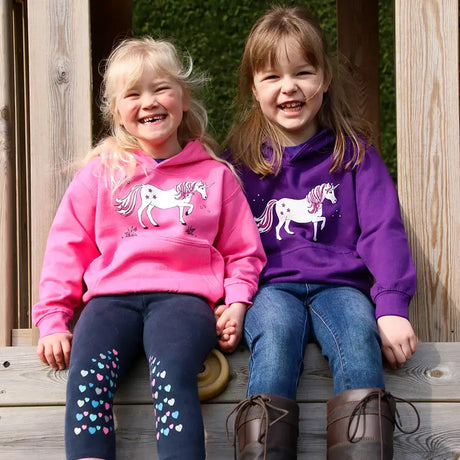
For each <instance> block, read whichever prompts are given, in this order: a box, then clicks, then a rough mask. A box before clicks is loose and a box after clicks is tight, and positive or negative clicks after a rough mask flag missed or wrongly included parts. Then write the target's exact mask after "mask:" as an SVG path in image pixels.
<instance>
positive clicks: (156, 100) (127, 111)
mask: <svg viewBox="0 0 460 460" xmlns="http://www.w3.org/2000/svg"><path fill="white" fill-rule="evenodd" d="M188 109H189V98H188V95H187V94H184V91H183V89H182V87H181V86H180V85H179V84H178V83H177V82H176V81H174V80H173V79H172V78H171V77H168V76H163V75H160V74H158V73H157V72H155V71H154V70H153V69H151V68H150V67H146V68H145V69H144V71H143V73H142V75H141V77H140V78H139V79H138V80H137V81H135V82H134V83H132V84H131V85H128V86H127V87H126V88H124V89H123V90H122V91H121V93H120V94H119V96H118V97H117V102H116V108H115V112H116V113H115V118H116V120H117V121H118V123H120V125H122V126H123V127H124V128H125V129H126V131H128V133H129V134H131V136H134V137H135V138H137V140H138V141H139V144H140V146H141V148H142V150H144V152H146V153H147V154H149V155H151V156H153V157H154V158H169V157H171V156H173V155H176V154H177V153H179V152H180V151H181V150H182V148H181V146H180V145H179V141H178V137H177V130H178V128H179V125H180V124H181V122H182V117H183V113H184V112H186V111H187V110H188Z"/></svg>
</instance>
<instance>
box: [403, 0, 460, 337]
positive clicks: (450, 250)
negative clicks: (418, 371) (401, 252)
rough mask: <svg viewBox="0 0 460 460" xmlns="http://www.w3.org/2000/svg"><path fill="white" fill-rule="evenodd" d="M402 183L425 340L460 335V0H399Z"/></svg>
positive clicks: (417, 315) (418, 323)
mask: <svg viewBox="0 0 460 460" xmlns="http://www.w3.org/2000/svg"><path fill="white" fill-rule="evenodd" d="M395 32H396V101H397V140H398V141H397V146H398V188H399V194H400V199H401V207H402V211H403V214H404V217H405V222H406V228H407V229H408V232H409V239H410V243H411V246H412V253H413V256H414V260H415V264H416V266H417V270H418V290H417V295H416V297H415V299H414V301H413V303H412V306H411V317H412V322H413V324H414V325H415V329H416V332H417V333H418V335H419V338H420V339H421V340H423V341H436V342H438V341H441V342H442V341H460V286H459V284H460V257H459V256H460V238H459V235H460V199H459V197H460V168H459V166H460V161H459V159H460V153H459V152H460V140H459V86H458V0H411V1H410V2H408V1H407V0H395Z"/></svg>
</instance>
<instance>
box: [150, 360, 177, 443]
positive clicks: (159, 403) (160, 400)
mask: <svg viewBox="0 0 460 460" xmlns="http://www.w3.org/2000/svg"><path fill="white" fill-rule="evenodd" d="M160 365H161V362H160V361H157V358H154V357H153V356H150V358H149V368H150V378H151V382H150V383H151V385H152V397H153V402H154V408H155V427H156V431H157V441H158V440H159V439H160V437H161V436H170V435H171V433H174V432H176V433H180V432H181V431H182V429H183V426H182V424H181V423H180V412H179V411H178V410H177V409H175V408H174V406H175V404H176V398H175V397H174V395H173V387H172V385H171V384H170V383H168V382H167V380H166V378H167V372H166V370H164V369H161V367H160Z"/></svg>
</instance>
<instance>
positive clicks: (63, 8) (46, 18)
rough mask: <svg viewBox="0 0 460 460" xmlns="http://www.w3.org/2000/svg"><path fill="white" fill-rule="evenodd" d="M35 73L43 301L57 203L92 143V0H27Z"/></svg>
mask: <svg viewBox="0 0 460 460" xmlns="http://www.w3.org/2000/svg"><path fill="white" fill-rule="evenodd" d="M27 14H28V38H29V73H30V75H31V78H30V88H29V92H30V157H31V171H30V174H31V176H30V182H31V190H32V192H31V201H30V203H31V204H30V222H31V246H32V248H33V251H32V260H31V265H32V266H31V285H32V286H33V292H32V303H34V302H36V301H37V297H38V296H37V293H38V284H39V280H40V273H41V265H42V259H43V254H44V251H45V245H46V240H47V236H48V231H49V228H50V225H51V222H52V220H53V217H54V214H55V212H56V208H57V206H58V204H59V202H60V200H61V198H62V195H63V194H64V191H65V190H66V188H67V186H68V184H69V182H70V180H71V178H72V176H73V173H74V171H73V170H72V169H71V168H69V165H70V164H71V163H72V162H73V161H74V160H76V159H77V158H81V157H82V156H83V155H84V154H85V153H86V152H87V151H88V149H89V148H90V146H91V56H90V53H91V47H90V33H89V31H90V19H89V2H88V1H78V2H76V1H73V0H34V1H33V2H27Z"/></svg>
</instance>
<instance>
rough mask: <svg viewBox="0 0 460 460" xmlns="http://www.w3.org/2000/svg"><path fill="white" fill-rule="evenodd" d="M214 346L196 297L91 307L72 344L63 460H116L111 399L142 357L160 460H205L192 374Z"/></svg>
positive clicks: (159, 296)
mask: <svg viewBox="0 0 460 460" xmlns="http://www.w3.org/2000/svg"><path fill="white" fill-rule="evenodd" d="M216 342H217V339H216V326H215V320H214V314H213V312H212V310H211V308H210V307H209V305H208V303H207V302H206V301H205V300H204V299H202V298H200V297H197V296H193V295H187V294H172V293H145V294H128V295H115V296H101V297H95V298H93V299H91V300H90V301H89V303H88V305H87V306H86V307H85V308H84V309H83V312H82V314H81V316H80V318H79V320H78V322H77V325H76V328H75V332H74V337H73V345H72V353H71V357H70V367H69V374H68V382H67V402H66V426H65V443H66V453H67V459H68V460H74V459H80V458H85V457H97V458H104V459H106V460H114V459H115V456H116V454H115V430H114V423H113V411H112V409H113V397H114V395H115V393H116V390H117V389H118V386H119V384H120V381H121V380H122V378H123V377H125V378H127V379H129V371H130V367H131V365H132V363H133V362H134V361H135V359H136V357H137V356H139V355H140V354H142V353H145V355H146V357H147V359H148V367H149V371H150V381H149V386H150V389H151V390H152V398H153V401H154V411H152V418H153V417H155V425H156V439H157V450H158V458H159V459H168V460H172V459H183V458H187V459H193V460H203V459H204V458H205V441H204V428H203V420H202V416H201V407H200V401H199V398H198V384H197V374H198V373H199V372H200V370H201V367H202V365H203V362H204V360H205V359H206V357H207V356H208V354H209V353H210V352H211V350H212V349H213V348H214V346H215V345H216ZM121 384H123V382H122V381H121Z"/></svg>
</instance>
